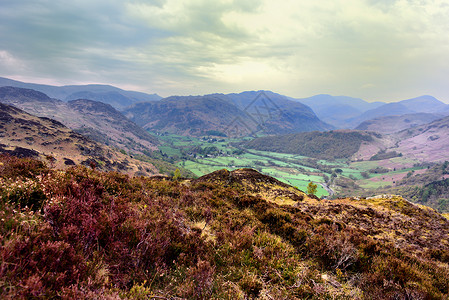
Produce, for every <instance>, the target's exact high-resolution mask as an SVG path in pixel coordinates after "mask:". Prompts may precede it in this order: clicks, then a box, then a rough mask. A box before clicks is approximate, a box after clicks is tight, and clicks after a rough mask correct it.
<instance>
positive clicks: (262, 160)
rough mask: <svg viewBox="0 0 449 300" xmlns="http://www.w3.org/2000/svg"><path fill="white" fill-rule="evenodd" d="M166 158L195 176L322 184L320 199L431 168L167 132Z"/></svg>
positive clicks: (382, 184)
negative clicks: (247, 175)
mask: <svg viewBox="0 0 449 300" xmlns="http://www.w3.org/2000/svg"><path fill="white" fill-rule="evenodd" d="M159 138H160V139H161V140H163V141H164V144H163V145H161V146H160V147H159V150H160V151H161V153H162V155H164V156H166V157H167V158H169V159H171V160H172V161H173V162H174V163H176V164H177V165H178V166H179V167H183V168H185V169H188V170H190V171H191V172H192V173H193V174H195V176H198V177H200V176H203V175H205V174H208V173H211V172H214V171H217V170H221V169H228V170H235V169H240V168H253V169H256V170H258V171H259V172H261V173H263V174H266V175H269V176H272V177H274V178H276V179H278V180H280V181H282V182H285V183H288V184H290V185H292V186H295V187H297V188H299V189H300V190H303V191H307V185H308V183H309V182H310V181H312V182H314V183H316V184H317V185H318V189H317V193H316V195H317V196H319V197H329V196H332V194H334V193H339V194H345V193H347V192H349V191H351V193H352V194H354V193H358V194H366V193H367V192H368V193H369V191H374V190H375V189H378V188H385V187H391V186H394V185H395V184H396V182H399V181H400V180H402V179H403V178H405V177H406V176H410V174H409V173H411V172H412V173H413V174H420V173H423V172H424V171H425V170H426V168H424V167H416V166H414V163H415V162H414V161H411V160H407V159H405V158H403V157H394V158H390V159H385V160H379V161H350V160H345V159H337V160H332V161H328V160H323V159H315V158H310V157H306V156H301V155H297V154H286V153H276V152H270V151H259V150H253V149H244V148H242V147H241V142H242V139H225V138H213V137H204V138H195V137H188V136H181V135H173V134H162V135H159Z"/></svg>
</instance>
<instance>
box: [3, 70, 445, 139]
mask: <svg viewBox="0 0 449 300" xmlns="http://www.w3.org/2000/svg"><path fill="white" fill-rule="evenodd" d="M0 86H14V87H21V88H28V89H34V90H36V91H40V92H43V93H45V94H46V95H48V96H49V97H50V98H53V99H59V100H62V101H63V102H68V101H71V100H78V99H88V100H94V101H98V102H103V103H106V104H110V105H111V106H113V107H114V108H115V109H117V110H119V111H123V112H124V113H125V114H126V115H127V116H128V117H130V118H132V119H133V121H135V122H136V123H138V124H139V125H140V126H144V127H145V128H147V129H152V130H158V131H162V132H163V131H166V132H176V133H180V134H194V135H198V134H203V133H204V132H208V131H211V130H212V131H214V130H215V131H228V133H231V135H232V134H234V135H235V134H236V132H234V133H232V132H233V131H238V134H254V133H255V132H264V133H267V134H282V133H294V132H303V131H312V130H329V129H354V128H358V126H359V125H360V124H362V123H363V122H365V121H369V123H370V124H373V123H376V122H378V121H371V120H372V119H376V120H377V119H380V122H381V123H382V118H383V117H393V116H395V117H397V116H403V115H405V114H407V115H412V114H422V113H426V114H429V115H427V117H428V118H427V117H425V116H424V115H417V117H418V119H419V121H418V120H416V121H417V122H412V123H409V124H407V122H403V120H404V119H401V118H399V119H397V118H389V119H388V121H387V122H388V124H390V125H391V128H396V127H397V128H398V130H401V129H405V128H408V127H407V125H410V126H409V127H412V126H415V125H420V124H423V123H424V122H426V121H429V122H430V121H433V120H435V119H436V118H440V117H442V116H445V115H448V114H449V105H447V104H445V103H443V102H441V101H439V100H437V99H435V98H434V97H432V96H428V95H426V96H420V97H417V98H412V99H407V100H402V101H398V102H389V101H387V102H380V101H377V102H367V101H364V100H363V99H359V98H353V97H347V96H331V95H326V94H321V95H315V96H312V97H308V98H297V99H295V98H292V97H287V96H283V95H280V94H276V93H273V92H270V91H248V92H242V93H231V94H211V95H204V96H187V97H185V96H172V97H168V98H165V99H163V100H164V101H165V102H164V103H163V104H158V103H157V102H159V101H160V100H162V97H160V96H158V95H157V94H145V93H141V92H133V91H124V90H122V89H119V88H116V87H113V86H108V85H97V84H92V85H71V86H60V87H58V86H50V85H42V84H32V83H25V82H20V81H15V80H11V79H7V78H0ZM218 99H221V100H224V101H227V102H228V103H220V104H219V103H218V102H219V101H221V100H218ZM190 101H191V102H192V103H189V102H190ZM208 101H210V102H211V104H210V105H209V107H206V108H200V107H199V106H202V105H206V104H205V103H206V102H208ZM217 101H218V102H217ZM177 102H179V103H177ZM181 102H184V103H181ZM294 102H296V103H297V104H293V103H294ZM229 104H232V105H234V106H235V107H236V108H237V109H238V110H240V112H238V111H237V110H236V109H235V108H231V106H230V105H229ZM301 104H304V105H301ZM181 107H183V108H185V109H187V110H188V111H190V112H189V116H188V118H189V121H182V119H183V117H186V116H182V115H179V114H178V113H177V112H178V111H179V109H180V108H181ZM221 107H222V108H223V109H222V111H219V108H221ZM139 109H142V110H143V111H139ZM191 111H197V112H198V113H191ZM154 112H158V113H157V115H154V114H153V113H154ZM232 114H234V115H235V116H234V118H233V117H232V116H231V115H232ZM431 114H433V116H432V115H431ZM173 117H174V118H173ZM207 117H210V120H209V119H208V118H207ZM212 120H213V121H212ZM172 121H173V122H174V123H173V124H171V122H172ZM305 121H307V122H305ZM396 122H398V123H396ZM164 124H165V125H164ZM189 126H193V127H192V128H190V127H189ZM207 126H210V127H211V128H207ZM371 127H372V128H375V127H376V125H371ZM360 128H368V127H367V125H366V123H365V124H364V125H362V127H360ZM379 130H380V129H379ZM381 131H382V132H385V133H388V132H393V129H382V130H381Z"/></svg>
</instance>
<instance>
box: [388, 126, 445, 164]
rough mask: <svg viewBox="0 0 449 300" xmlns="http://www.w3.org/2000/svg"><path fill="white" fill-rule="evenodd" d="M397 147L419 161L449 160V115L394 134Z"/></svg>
mask: <svg viewBox="0 0 449 300" xmlns="http://www.w3.org/2000/svg"><path fill="white" fill-rule="evenodd" d="M394 136H395V137H396V138H397V139H398V140H399V143H398V149H399V150H400V152H401V153H403V154H404V155H406V156H407V157H410V158H414V159H417V160H420V161H444V160H449V117H445V118H442V119H438V120H436V121H433V122H431V123H429V124H425V125H421V126H418V127H414V128H409V129H406V130H403V131H401V132H398V133H396V134H394Z"/></svg>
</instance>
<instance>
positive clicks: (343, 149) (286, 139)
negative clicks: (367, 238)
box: [243, 130, 380, 160]
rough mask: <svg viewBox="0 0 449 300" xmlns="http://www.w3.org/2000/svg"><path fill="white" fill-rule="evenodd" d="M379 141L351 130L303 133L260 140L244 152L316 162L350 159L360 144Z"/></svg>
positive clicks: (248, 144)
mask: <svg viewBox="0 0 449 300" xmlns="http://www.w3.org/2000/svg"><path fill="white" fill-rule="evenodd" d="M378 137H380V136H379V135H377V134H375V133H370V132H361V131H353V130H333V131H326V132H318V131H314V132H303V133H295V134H287V135H279V136H268V137H260V138H257V139H254V140H252V141H249V142H246V143H244V144H243V145H244V146H245V147H247V148H251V149H257V150H262V151H273V152H279V153H291V154H299V155H304V156H308V157H314V158H319V159H329V160H332V159H338V158H350V157H351V156H352V155H354V154H355V153H356V152H357V151H359V149H360V146H361V145H362V143H364V142H366V143H370V142H373V141H374V139H375V138H378Z"/></svg>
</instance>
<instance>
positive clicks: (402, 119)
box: [355, 113, 444, 133]
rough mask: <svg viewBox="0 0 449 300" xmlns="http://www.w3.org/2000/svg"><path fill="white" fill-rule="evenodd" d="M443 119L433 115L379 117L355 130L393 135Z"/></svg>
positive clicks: (416, 114)
mask: <svg viewBox="0 0 449 300" xmlns="http://www.w3.org/2000/svg"><path fill="white" fill-rule="evenodd" d="M442 117H444V116H443V115H440V114H435V113H415V114H405V115H400V116H387V117H379V118H375V119H371V120H367V121H363V122H362V123H360V125H359V126H357V127H356V128H355V129H356V130H369V131H375V132H379V133H393V132H397V131H401V130H404V129H407V128H411V127H415V126H419V125H423V124H427V123H430V122H432V121H435V120H437V119H440V118H442Z"/></svg>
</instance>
